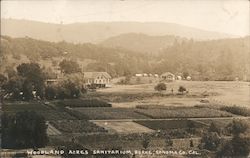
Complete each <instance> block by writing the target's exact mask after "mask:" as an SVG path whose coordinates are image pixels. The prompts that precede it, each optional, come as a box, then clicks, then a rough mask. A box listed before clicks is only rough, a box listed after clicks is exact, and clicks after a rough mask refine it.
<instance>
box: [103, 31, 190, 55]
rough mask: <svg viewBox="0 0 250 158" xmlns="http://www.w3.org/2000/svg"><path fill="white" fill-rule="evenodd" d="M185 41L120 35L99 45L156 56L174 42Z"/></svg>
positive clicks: (137, 34)
mask: <svg viewBox="0 0 250 158" xmlns="http://www.w3.org/2000/svg"><path fill="white" fill-rule="evenodd" d="M184 40H187V39H185V38H180V37H178V36H170V35H168V36H149V35H146V34H141V33H140V34H139V33H128V34H121V35H119V36H114V37H110V38H108V39H107V40H104V41H103V42H101V43H100V45H102V46H106V47H111V48H123V49H127V50H132V51H136V52H140V53H147V54H157V53H158V52H159V51H161V50H163V49H165V48H168V47H171V46H172V45H173V44H174V43H175V42H181V41H184Z"/></svg>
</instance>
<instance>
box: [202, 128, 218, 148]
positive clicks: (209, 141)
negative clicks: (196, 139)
mask: <svg viewBox="0 0 250 158" xmlns="http://www.w3.org/2000/svg"><path fill="white" fill-rule="evenodd" d="M201 144H202V148H204V149H207V150H211V151H216V150H217V149H218V147H219V146H220V144H221V138H220V137H219V135H218V133H216V132H209V133H205V134H204V135H203V137H202V139H201Z"/></svg>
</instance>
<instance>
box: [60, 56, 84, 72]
mask: <svg viewBox="0 0 250 158" xmlns="http://www.w3.org/2000/svg"><path fill="white" fill-rule="evenodd" d="M59 66H60V68H61V71H62V72H63V73H66V74H71V73H76V72H80V71H81V69H80V67H79V65H78V63H77V62H75V61H72V60H66V59H64V60H63V61H61V62H60V63H59Z"/></svg>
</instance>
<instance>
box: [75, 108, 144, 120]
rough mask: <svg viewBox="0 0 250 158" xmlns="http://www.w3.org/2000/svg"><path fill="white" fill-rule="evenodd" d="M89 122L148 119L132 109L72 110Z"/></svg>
mask: <svg viewBox="0 0 250 158" xmlns="http://www.w3.org/2000/svg"><path fill="white" fill-rule="evenodd" d="M74 111H77V112H80V113H82V114H83V115H84V116H86V117H87V118H88V119H89V120H105V119H146V118H148V117H146V116H144V115H141V114H138V113H136V112H135V109H133V108H103V107H98V108H74Z"/></svg>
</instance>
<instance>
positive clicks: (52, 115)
mask: <svg viewBox="0 0 250 158" xmlns="http://www.w3.org/2000/svg"><path fill="white" fill-rule="evenodd" d="M3 111H4V113H7V114H14V113H17V112H20V111H34V112H36V113H38V114H40V115H42V116H44V118H45V119H46V120H63V119H69V120H73V119H75V117H73V116H71V115H69V114H68V113H66V112H64V111H62V110H60V109H53V108H51V107H49V106H47V105H45V104H43V103H38V102H13V103H4V105H3Z"/></svg>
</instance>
